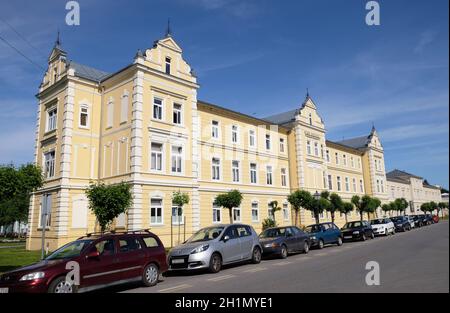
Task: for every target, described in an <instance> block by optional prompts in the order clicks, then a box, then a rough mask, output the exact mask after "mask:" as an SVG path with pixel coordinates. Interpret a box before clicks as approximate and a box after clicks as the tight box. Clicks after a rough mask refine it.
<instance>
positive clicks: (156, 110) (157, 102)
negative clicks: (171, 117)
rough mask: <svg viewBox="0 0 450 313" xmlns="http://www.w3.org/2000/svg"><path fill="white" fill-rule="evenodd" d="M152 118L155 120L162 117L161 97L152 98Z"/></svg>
mask: <svg viewBox="0 0 450 313" xmlns="http://www.w3.org/2000/svg"><path fill="white" fill-rule="evenodd" d="M153 118H154V119H156V120H162V118H163V101H162V100H161V99H158V98H155V99H153Z"/></svg>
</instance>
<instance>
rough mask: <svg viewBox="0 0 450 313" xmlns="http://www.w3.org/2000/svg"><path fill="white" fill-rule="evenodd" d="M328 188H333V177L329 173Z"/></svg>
mask: <svg viewBox="0 0 450 313" xmlns="http://www.w3.org/2000/svg"><path fill="white" fill-rule="evenodd" d="M328 189H329V190H333V177H332V176H331V175H328Z"/></svg>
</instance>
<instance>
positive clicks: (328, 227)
mask: <svg viewBox="0 0 450 313" xmlns="http://www.w3.org/2000/svg"><path fill="white" fill-rule="evenodd" d="M305 231H306V232H307V233H308V235H309V239H311V247H318V248H319V249H323V247H324V246H325V245H327V244H337V245H338V246H341V245H342V233H341V231H340V230H339V227H337V226H336V225H335V224H334V223H321V224H314V225H309V226H308V227H306V228H305Z"/></svg>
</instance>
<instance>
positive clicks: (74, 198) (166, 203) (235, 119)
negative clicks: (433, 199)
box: [27, 34, 388, 250]
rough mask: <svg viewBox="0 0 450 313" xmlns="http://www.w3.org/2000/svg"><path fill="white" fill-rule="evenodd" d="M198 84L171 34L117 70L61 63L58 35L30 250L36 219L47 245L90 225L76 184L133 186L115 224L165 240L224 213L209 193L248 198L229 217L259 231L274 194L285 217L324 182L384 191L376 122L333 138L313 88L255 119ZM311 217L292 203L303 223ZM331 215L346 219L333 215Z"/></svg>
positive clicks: (44, 108) (46, 87)
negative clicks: (298, 195) (207, 97)
mask: <svg viewBox="0 0 450 313" xmlns="http://www.w3.org/2000/svg"><path fill="white" fill-rule="evenodd" d="M198 89H199V84H198V83H197V78H196V76H195V75H194V74H193V72H192V70H191V67H190V65H189V64H188V63H187V62H186V61H185V60H184V59H183V51H182V49H181V47H179V45H178V44H177V43H176V42H175V40H174V39H173V38H172V36H171V35H170V34H167V36H166V37H165V38H163V39H161V40H158V41H156V42H155V43H154V45H153V46H152V47H151V48H149V49H147V50H145V51H138V52H137V53H136V56H135V58H134V59H133V61H132V63H131V64H130V65H128V66H127V67H125V68H123V69H120V70H119V71H117V72H115V73H113V74H109V73H105V72H102V71H99V70H96V69H94V68H91V67H88V66H85V65H81V64H78V63H75V62H69V61H68V59H67V53H66V52H65V51H64V50H63V49H62V47H61V45H60V42H59V40H58V41H57V42H56V44H55V47H54V48H53V50H52V52H51V55H50V57H49V61H48V70H47V72H46V73H45V75H44V78H43V82H42V84H41V86H40V89H39V93H38V94H37V98H38V100H39V106H38V113H37V123H36V125H37V126H36V145H35V162H36V163H37V164H38V165H41V166H42V167H43V169H44V172H45V176H46V181H45V186H44V187H43V188H42V189H40V190H39V191H38V192H36V193H35V194H33V196H32V199H31V203H30V214H29V229H30V232H29V237H28V240H27V248H28V249H38V248H40V245H41V235H42V230H43V227H46V242H47V243H48V247H49V250H53V249H55V248H56V247H58V246H61V245H62V244H64V243H66V242H68V241H71V240H74V239H76V238H77V237H79V236H81V235H83V234H85V233H87V232H92V231H96V230H97V231H98V225H97V224H96V220H95V217H94V216H93V215H92V213H91V212H90V210H89V208H88V201H87V199H86V196H85V193H84V190H85V189H86V187H87V186H88V185H89V182H91V181H99V180H100V181H103V182H105V183H107V184H111V183H116V182H121V181H124V182H128V183H129V184H131V186H132V194H133V205H132V207H130V208H129V209H128V212H127V214H126V215H121V216H119V217H118V218H117V219H116V221H115V222H114V227H115V228H119V229H120V228H122V229H130V230H132V229H143V228H150V229H151V230H152V231H153V232H155V233H156V234H158V235H159V236H160V237H161V239H162V240H163V242H164V243H165V244H166V245H168V246H170V245H175V244H177V243H178V242H179V240H181V241H183V240H184V239H185V238H187V237H188V236H190V234H192V233H193V232H194V231H196V230H198V229H199V228H201V227H204V226H208V225H211V224H214V223H224V222H225V223H227V222H229V218H228V212H225V211H223V210H222V209H221V208H218V207H215V206H214V203H213V202H214V198H215V197H216V196H217V195H218V194H220V193H223V192H226V191H229V190H231V189H238V190H240V191H241V192H242V193H243V196H244V199H243V202H242V205H241V207H240V208H235V209H234V210H233V212H232V213H233V214H232V215H233V219H234V221H240V222H243V223H248V224H250V225H253V226H254V228H255V229H256V230H257V231H260V230H261V224H262V221H263V220H264V219H266V218H268V217H271V216H272V215H273V212H272V211H271V210H270V207H269V203H270V202H272V201H274V200H276V201H278V203H279V206H280V207H281V208H282V210H280V211H278V212H276V216H275V218H276V221H277V223H278V224H280V225H289V224H292V223H293V220H292V212H291V208H290V205H289V204H288V202H287V200H286V197H287V195H288V194H289V193H290V192H292V191H293V190H296V189H298V188H300V189H306V190H308V191H310V192H312V193H315V192H316V191H318V192H320V191H323V190H330V191H332V192H336V193H338V194H340V195H341V196H342V197H343V198H344V199H345V200H347V201H349V200H350V198H351V197H352V196H353V195H355V194H358V195H363V194H369V195H372V196H376V197H378V198H380V199H381V200H382V201H383V202H385V201H387V200H388V193H387V187H386V175H385V167H384V154H383V148H382V145H381V143H380V139H379V137H378V134H377V132H376V130H375V129H372V131H371V133H370V134H368V135H367V136H364V137H359V138H354V139H351V140H345V141H341V142H331V141H329V140H326V129H325V124H324V121H323V120H322V118H321V117H320V115H319V113H318V110H317V107H316V104H315V103H314V101H313V100H312V98H311V97H310V96H309V95H307V97H306V99H305V101H304V102H303V104H302V105H301V106H300V107H299V108H298V109H296V110H293V111H290V112H285V113H281V114H278V115H275V116H271V117H268V118H264V119H258V118H255V117H252V116H248V115H245V114H242V113H239V112H234V111H231V110H229V109H226V108H225V107H221V106H218V105H215V104H211V103H207V102H203V101H200V100H198V99H197V91H198ZM175 191H183V192H186V193H188V194H189V196H190V203H189V204H188V205H187V206H186V207H185V208H184V211H183V216H177V213H176V212H177V211H176V210H175V209H174V208H173V207H172V200H171V197H172V194H173V192H175ZM42 212H48V217H49V218H48V219H47V222H46V225H41V224H42V222H41V218H40V217H41V215H42ZM380 214H381V213H380ZM358 218H359V215H358V214H357V213H356V212H353V213H352V214H350V216H349V219H358ZM321 220H323V221H328V220H330V217H329V216H328V215H327V214H326V213H324V214H323V216H322V217H321ZM313 221H314V220H313V218H312V216H311V214H310V213H309V212H305V211H304V210H302V211H301V212H300V223H301V224H303V225H306V224H309V223H313ZM336 223H337V224H338V225H339V226H341V225H342V224H343V223H344V217H343V216H339V214H338V216H337V220H336ZM179 234H180V236H179Z"/></svg>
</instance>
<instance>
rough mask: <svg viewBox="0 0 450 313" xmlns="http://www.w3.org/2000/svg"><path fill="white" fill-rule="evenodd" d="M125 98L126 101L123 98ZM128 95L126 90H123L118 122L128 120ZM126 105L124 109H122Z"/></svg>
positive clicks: (122, 122) (121, 122)
mask: <svg viewBox="0 0 450 313" xmlns="http://www.w3.org/2000/svg"><path fill="white" fill-rule="evenodd" d="M125 98H126V99H127V100H126V102H125V100H124V99H125ZM129 103H130V95H129V92H128V90H125V91H124V93H123V95H122V97H121V98H120V124H124V123H127V122H128V111H129ZM124 107H126V110H125V109H124Z"/></svg>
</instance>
